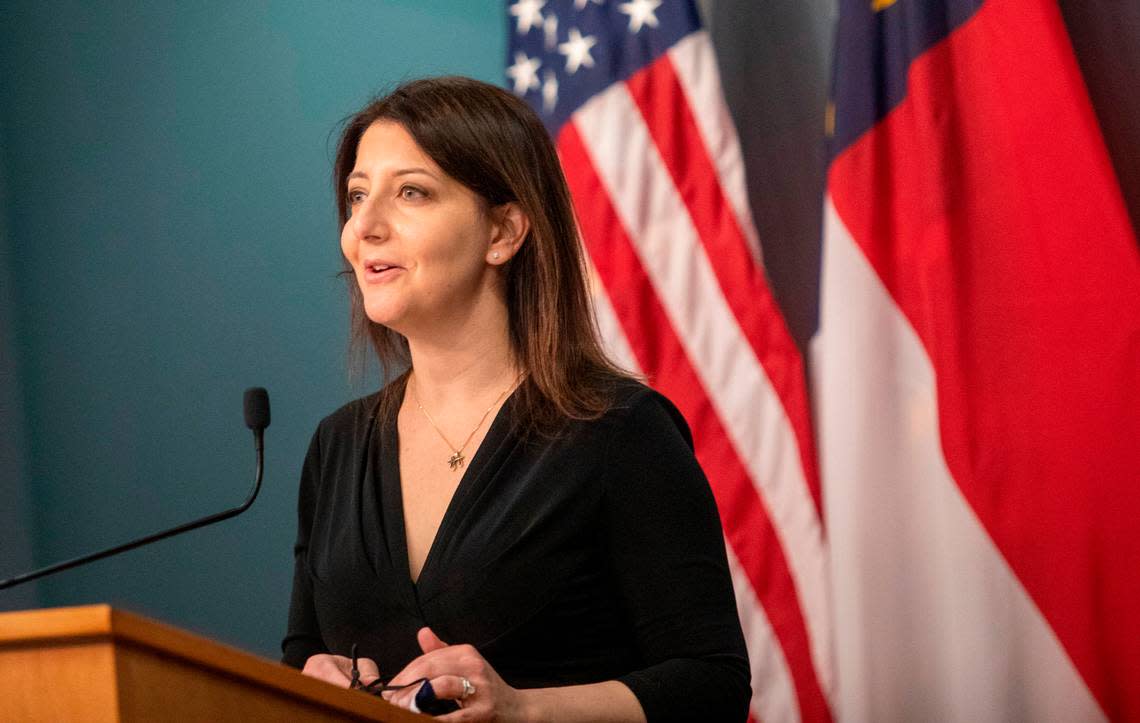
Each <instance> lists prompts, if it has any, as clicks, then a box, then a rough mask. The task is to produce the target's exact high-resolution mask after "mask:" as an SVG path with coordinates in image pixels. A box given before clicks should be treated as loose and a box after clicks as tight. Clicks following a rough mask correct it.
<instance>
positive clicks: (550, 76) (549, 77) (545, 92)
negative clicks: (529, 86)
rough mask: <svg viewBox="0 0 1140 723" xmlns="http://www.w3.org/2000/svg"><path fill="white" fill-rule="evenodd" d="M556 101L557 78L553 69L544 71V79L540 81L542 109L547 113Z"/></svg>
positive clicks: (552, 108)
mask: <svg viewBox="0 0 1140 723" xmlns="http://www.w3.org/2000/svg"><path fill="white" fill-rule="evenodd" d="M557 102H558V78H557V77H556V76H555V75H554V71H553V70H548V71H546V80H545V81H543V83H542V109H543V110H544V111H546V112H547V113H549V112H551V111H552V110H554V104H555V103H557Z"/></svg>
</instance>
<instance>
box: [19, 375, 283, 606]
mask: <svg viewBox="0 0 1140 723" xmlns="http://www.w3.org/2000/svg"><path fill="white" fill-rule="evenodd" d="M244 402H245V404H244V406H245V425H246V426H247V427H249V428H250V429H251V430H253V440H254V445H255V447H256V448H257V471H256V475H255V479H254V483H253V490H251V491H250V493H249V496H248V497H247V498H246V500H245V502H243V503H241V504H240V505H238V506H237V507H234V508H233V509H229V510H225V511H224V512H217V513H214V514H212V515H209V516H207V517H203V518H202V519H200V520H194V521H193V522H187V523H185V524H182V525H179V526H177V527H172V528H171V529H169V530H163V531H162V532H156V533H154V534H152V535H147V536H146V537H140V538H139V539H137V540H132V541H131V542H127V543H124V544H122V545H118V546H116V547H112V548H109V549H106V550H100V551H99V552H93V553H91V554H90V555H84V556H82V557H77V558H75V559H72V560H65V561H64V562H57V563H56V564H54V565H49V566H48V567H44V568H40V569H39V570H34V571H32V572H26V573H24V574H22V575H17V576H16V577H11V578H8V579H7V580H3V581H0V590H4V589H5V588H9V587H13V586H15V585H19V584H20V583H24V582H30V581H31V580H35V579H37V578H41V577H44V576H45V575H52V574H54V573H57V572H63V571H64V570H70V569H71V568H73V567H78V566H80V565H86V564H87V563H89V562H95V561H96V560H102V559H103V558H105V557H111V556H112V555H118V554H119V553H120V552H126V551H127V550H133V549H135V548H136V547H142V546H143V545H149V544H150V543H152V542H158V541H159V540H165V539H166V538H167V537H174V536H175V535H181V534H182V533H183V532H189V531H190V530H196V529H198V528H199V527H205V526H206V525H212V524H214V523H215V522H221V521H222V520H228V519H229V518H231V517H235V516H237V515H240V514H241V513H242V512H245V511H246V510H248V509H249V507H250V505H252V504H253V501H254V500H255V499H257V493H258V492H259V491H261V478H262V476H263V475H264V472H265V442H264V436H265V428H266V427H268V426H269V393H268V392H266V391H265V389H263V388H262V387H253V388H250V389H247V390H246V391H245V398H244Z"/></svg>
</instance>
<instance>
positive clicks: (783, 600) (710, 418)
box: [558, 121, 830, 720]
mask: <svg viewBox="0 0 1140 723" xmlns="http://www.w3.org/2000/svg"><path fill="white" fill-rule="evenodd" d="M558 147H559V151H560V153H561V155H562V158H563V163H564V167H565V169H566V174H567V181H568V183H569V185H570V188H571V191H572V193H573V196H574V199H575V204H576V206H577V208H578V209H579V211H578V214H579V221H580V222H581V224H582V236H583V239H584V240H585V242H586V246H587V249H588V250H589V252H590V255H591V257H592V258H593V262H594V265H595V268H596V269H597V272H598V275H599V277H600V278H601V279H602V281H603V283H604V284H605V285H606V287H607V288H611V289H612V288H621V289H622V292H623V293H622V294H621V295H620V296H612V297H611V301H612V303H613V308H614V311H615V312H616V315H617V318H618V319H619V321H620V322H621V324H622V327H623V328H624V329H625V333H626V337H627V338H628V339H629V342H630V346H631V348H632V349H633V352H634V354H635V356H636V357H637V358H638V361H639V365H640V366H641V368H642V369H644V370H646V371H647V372H648V373H649V374H650V375H652V381H653V383H654V385H655V386H656V387H657V388H658V389H660V390H661V391H662V392H663V393H665V394H666V395H667V396H669V397H670V398H671V399H672V400H673V401H674V402H675V403H676V404H677V406H678V408H679V409H680V410H681V412H682V413H683V414H684V415H685V417H686V419H688V420H689V422H690V424H691V425H693V435H694V439H695V442H696V452H697V458H698V460H699V461H700V462H701V465H702V467H704V469H705V471H706V473H707V474H708V477H709V482H710V484H711V486H712V488H713V493H714V496H715V497H716V500H717V505H718V509H719V510H720V513H721V516H722V519H723V521H724V525H725V534H726V536H727V537H728V539H729V541H730V544H731V546H732V549H733V550H734V552H735V554H736V556H737V557H738V558H739V560H740V562H741V565H742V567H743V568H744V569H745V570H746V571H747V572H748V577H749V582H750V583H751V585H752V588H753V590H754V591H755V592H756V594H757V596H758V597H759V599H760V601H761V604H762V605H763V606H764V609H765V611H766V612H767V615H768V619H769V621H770V622H771V623H772V628H773V630H774V631H775V633H776V637H777V639H778V640H779V641H780V645H781V647H782V648H783V650H784V654H785V656H786V659H787V661H788V666H789V669H790V672H791V677H792V679H793V680H794V681H795V688H796V696H797V700H798V702H799V708H800V710H801V712H802V714H803V719H804V720H830V713H829V710H828V707H827V702H826V700H825V699H824V697H823V693H822V691H821V689H820V687H819V683H818V680H817V678H816V674H815V670H814V668H813V666H812V664H811V651H810V644H809V642H808V634H807V628H806V626H805V624H804V619H803V616H802V614H801V612H800V608H799V604H798V598H797V593H796V588H795V584H794V583H793V581H792V576H791V573H790V570H789V568H788V564H787V561H786V559H785V558H784V552H783V550H782V549H781V546H780V544H779V541H778V538H777V535H776V532H775V530H774V528H773V527H772V524H771V522H770V520H769V519H768V517H767V513H766V508H765V506H764V504H763V502H762V501H761V500H760V498H759V497H758V496H757V492H756V489H755V488H754V487H753V484H752V482H751V480H750V478H749V476H748V474H747V472H746V471H745V468H744V466H743V464H742V463H741V459H740V457H739V456H738V454H737V452H736V450H735V449H734V448H733V447H732V445H731V444H730V443H729V440H728V435H727V434H726V430H725V429H724V427H723V426H722V425H721V422H720V417H719V416H718V415H717V413H716V412H715V411H714V410H713V409H712V407H711V404H710V400H709V398H708V396H707V395H706V394H705V391H704V385H703V384H702V383H701V381H700V379H699V378H698V374H697V371H696V369H695V368H694V366H693V365H691V364H690V362H689V356H688V354H687V353H686V351H685V349H684V347H683V346H682V344H681V341H680V340H679V339H678V337H677V335H676V334H675V332H674V330H673V326H672V324H671V322H670V320H669V318H668V316H667V315H666V312H665V310H664V308H663V307H662V306H661V303H660V301H659V298H658V296H657V294H656V293H655V291H654V288H653V284H652V283H651V281H650V279H649V277H648V275H647V274H646V270H645V269H644V268H643V267H642V263H641V260H640V259H639V258H638V255H637V253H636V251H635V250H634V246H633V244H632V240H631V238H630V236H629V235H628V233H627V230H626V226H625V225H624V224H623V223H622V222H621V221H619V220H618V213H617V210H616V209H615V207H614V206H613V205H612V203H611V200H610V199H611V196H610V195H609V193H608V192H607V189H606V187H605V186H604V185H603V182H602V179H601V177H600V176H599V175H598V173H597V170H596V168H595V165H594V164H595V157H594V156H593V155H592V154H591V153H590V152H589V151H588V150H587V147H586V146H585V143H584V140H583V138H582V137H581V136H580V135H579V133H578V128H577V121H575V122H572V123H571V124H568V125H566V126H564V127H563V130H562V132H561V134H560V135H559V139H558Z"/></svg>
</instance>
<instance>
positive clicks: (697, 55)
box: [668, 30, 763, 264]
mask: <svg viewBox="0 0 1140 723" xmlns="http://www.w3.org/2000/svg"><path fill="white" fill-rule="evenodd" d="M668 55H669V61H670V62H671V63H672V64H673V70H674V71H676V73H677V78H678V80H680V82H681V88H682V89H683V90H684V91H685V97H686V98H687V99H688V101H689V108H690V109H691V110H692V112H693V118H694V119H695V120H696V123H697V128H698V129H699V130H700V134H701V138H702V139H703V140H704V142H705V148H707V149H708V151H709V156H710V157H711V158H712V162H713V165H714V166H715V167H716V174H717V175H718V176H719V177H720V185H721V188H722V189H723V190H724V194H725V196H726V197H727V198H728V203H729V205H730V206H732V211H733V213H734V214H736V220H737V222H738V223H739V224H740V229H741V230H742V231H743V232H744V238H745V239H747V240H748V247H749V250H750V251H752V254H753V256H754V257H755V259H756V262H757V263H758V264H762V259H763V257H762V256H761V249H760V237H759V235H758V234H757V233H756V223H755V221H753V219H752V206H750V205H749V203H748V182H747V180H746V176H745V168H744V154H743V153H742V152H741V150H740V138H739V136H738V135H737V133H736V125H735V124H734V123H733V122H732V116H731V115H729V112H728V104H727V103H725V102H724V94H723V93H722V91H721V88H722V87H723V86H722V85H721V84H720V70H719V68H718V67H717V64H716V53H715V52H714V50H713V45H712V40H711V39H710V38H709V34H708V33H707V32H705V31H703V30H701V31H698V32H695V33H691V34H689V35H687V36H685V37H684V38H682V39H681V40H680V41H679V42H678V43H677V44H676V45H674V46H673V47H672V48H670V49H669V53H668Z"/></svg>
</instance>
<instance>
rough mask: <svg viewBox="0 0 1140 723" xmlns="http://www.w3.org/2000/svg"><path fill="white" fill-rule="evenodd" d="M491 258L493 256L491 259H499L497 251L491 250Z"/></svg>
mask: <svg viewBox="0 0 1140 723" xmlns="http://www.w3.org/2000/svg"><path fill="white" fill-rule="evenodd" d="M491 258H493V259H495V260H496V261H498V259H499V252H498V251H493V252H491Z"/></svg>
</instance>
